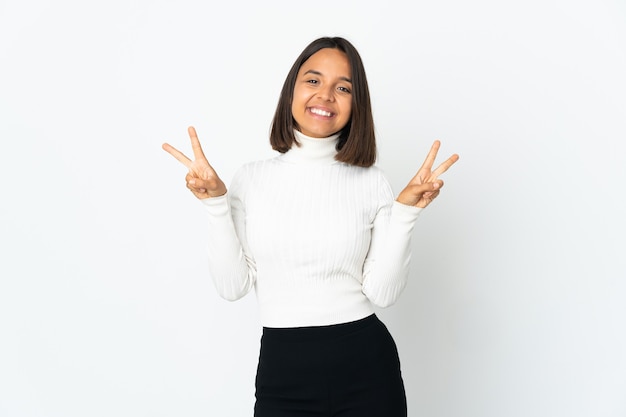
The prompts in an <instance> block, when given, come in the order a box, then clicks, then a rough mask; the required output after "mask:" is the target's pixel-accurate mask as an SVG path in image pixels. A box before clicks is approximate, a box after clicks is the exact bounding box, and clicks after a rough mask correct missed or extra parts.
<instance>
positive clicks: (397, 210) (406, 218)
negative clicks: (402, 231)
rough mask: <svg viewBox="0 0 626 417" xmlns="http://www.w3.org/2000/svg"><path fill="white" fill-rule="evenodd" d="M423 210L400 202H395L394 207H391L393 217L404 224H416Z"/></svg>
mask: <svg viewBox="0 0 626 417" xmlns="http://www.w3.org/2000/svg"><path fill="white" fill-rule="evenodd" d="M422 210H423V208H421V207H415V206H407V205H406V204H402V203H399V202H398V201H394V202H393V206H392V207H391V213H392V216H393V217H395V218H397V219H398V220H400V221H401V222H403V223H413V222H415V221H416V220H417V218H418V217H419V214H420V213H421V212H422Z"/></svg>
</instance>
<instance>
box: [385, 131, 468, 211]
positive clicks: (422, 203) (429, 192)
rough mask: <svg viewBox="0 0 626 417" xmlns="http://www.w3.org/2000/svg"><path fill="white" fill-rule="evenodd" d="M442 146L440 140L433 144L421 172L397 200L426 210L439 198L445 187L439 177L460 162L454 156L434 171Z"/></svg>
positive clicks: (455, 155) (456, 156)
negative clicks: (442, 188)
mask: <svg viewBox="0 0 626 417" xmlns="http://www.w3.org/2000/svg"><path fill="white" fill-rule="evenodd" d="M440 145H441V142H439V141H438V140H436V141H435V142H434V143H433V146H432V147H431V148H430V152H428V156H427V157H426V160H425V161H424V163H423V164H422V166H421V168H420V169H419V171H417V174H415V176H414V177H413V179H411V181H409V183H408V185H407V186H406V187H404V190H402V191H401V192H400V194H399V195H398V198H397V199H396V200H397V201H398V202H399V203H402V204H405V205H407V206H415V207H421V208H424V207H426V206H428V205H429V204H430V203H431V202H432V201H433V200H434V199H435V198H437V196H438V195H439V192H440V190H441V187H443V181H442V180H440V179H439V176H440V175H441V174H443V173H444V172H446V171H447V170H448V168H450V167H451V166H452V164H454V163H455V162H456V161H458V160H459V156H458V155H457V154H454V155H452V156H451V157H450V158H448V159H447V160H445V161H444V162H443V163H442V164H441V165H439V166H438V167H437V168H436V169H435V170H434V171H433V169H432V168H433V164H434V163H435V158H436V157H437V152H438V151H439V146H440Z"/></svg>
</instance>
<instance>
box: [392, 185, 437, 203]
mask: <svg viewBox="0 0 626 417" xmlns="http://www.w3.org/2000/svg"><path fill="white" fill-rule="evenodd" d="M441 187H443V181H441V180H437V181H434V182H427V183H424V184H409V185H407V186H406V187H405V188H404V190H402V192H401V193H400V194H399V195H398V198H397V200H398V201H399V202H400V203H402V204H406V205H409V206H413V205H415V204H416V203H417V202H418V201H420V200H421V199H422V198H423V197H424V195H426V194H427V193H435V192H438V191H439V190H440V189H441Z"/></svg>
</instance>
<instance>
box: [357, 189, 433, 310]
mask: <svg viewBox="0 0 626 417" xmlns="http://www.w3.org/2000/svg"><path fill="white" fill-rule="evenodd" d="M391 201H393V200H391ZM420 211H421V209H420V208H416V207H409V206H406V205H404V204H400V203H398V202H397V201H393V202H392V203H389V204H387V205H385V206H383V207H382V208H381V209H380V210H379V212H378V213H377V215H376V218H375V219H374V223H373V227H372V238H371V242H370V249H369V252H368V254H367V258H366V259H365V263H364V265H363V284H362V286H363V293H364V294H365V295H366V296H367V298H369V299H370V301H371V302H372V303H374V304H375V305H377V306H379V307H383V308H384V307H388V306H390V305H392V304H394V303H395V302H396V301H397V299H398V297H399V296H400V294H401V293H402V291H403V290H404V288H405V287H406V284H407V281H408V277H409V266H410V262H411V235H412V234H413V227H414V225H415V221H416V219H417V217H418V215H419V213H420Z"/></svg>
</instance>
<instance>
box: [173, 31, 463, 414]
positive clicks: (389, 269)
mask: <svg viewBox="0 0 626 417" xmlns="http://www.w3.org/2000/svg"><path fill="white" fill-rule="evenodd" d="M189 136H190V138H191V145H192V149H193V153H194V160H191V159H189V158H187V157H186V156H185V155H183V154H182V153H181V152H180V151H178V150H176V149H175V148H173V147H172V146H170V145H168V144H164V145H163V148H164V149H165V150H166V151H167V152H169V153H170V154H171V155H172V156H174V157H175V158H176V159H177V160H179V161H180V162H182V163H183V164H184V165H185V166H186V167H187V168H188V169H189V172H188V174H187V177H186V180H187V187H188V188H189V190H190V191H191V192H192V193H193V194H194V195H195V196H196V197H197V198H199V199H200V200H201V201H202V203H204V205H205V206H206V209H207V211H208V218H209V255H208V256H209V269H210V273H211V276H212V279H213V280H214V282H215V285H216V288H217V290H218V292H219V294H220V295H221V296H222V297H224V298H226V299H229V300H236V299H238V298H240V297H243V296H244V295H245V294H246V293H248V292H249V291H250V290H251V289H252V288H253V287H254V288H255V291H256V295H257V300H258V304H259V309H260V313H261V322H262V324H263V336H262V339H261V352H260V356H259V365H258V369H257V378H256V404H255V416H256V417H282V416H284V417H298V416H344V417H351V416H354V417H357V416H358V417H367V416H372V417H374V416H376V417H396V416H397V417H400V416H406V413H407V410H406V397H405V392H404V386H403V382H402V377H401V373H400V365H399V359H398V353H397V350H396V346H395V343H394V341H393V339H392V338H391V336H390V334H389V332H388V331H387V329H386V327H385V326H384V324H382V323H381V322H380V320H379V319H378V318H377V317H376V315H375V314H374V310H373V305H377V306H381V307H386V306H389V305H391V304H393V303H394V302H395V301H396V299H397V298H398V296H399V295H400V293H401V292H402V290H403V289H404V287H405V284H406V281H407V278H408V272H409V260H410V246H411V245H410V240H411V234H412V230H413V226H414V224H415V221H416V220H417V217H418V214H419V212H420V210H421V209H422V208H424V207H426V206H428V205H429V204H430V202H432V201H433V199H435V198H436V197H437V196H438V195H439V192H440V190H441V187H442V186H443V182H442V181H441V180H440V179H439V176H440V175H441V174H443V173H444V172H446V170H447V169H448V168H449V167H450V166H452V164H454V163H455V162H456V161H457V159H458V156H457V155H453V156H451V157H450V158H449V159H447V160H446V161H445V162H443V163H442V164H441V165H439V166H438V167H437V168H436V169H433V164H434V161H435V157H436V155H437V151H438V149H439V142H438V141H436V142H435V143H434V144H433V146H432V148H431V150H430V152H429V154H428V156H427V157H426V160H425V162H424V164H423V165H422V167H421V168H420V169H419V171H418V172H417V174H416V175H415V177H414V178H413V179H412V180H411V181H410V182H409V184H408V185H407V186H406V188H404V190H402V192H401V193H400V194H399V195H398V197H397V199H396V200H395V201H394V197H393V194H392V191H391V187H390V185H389V183H388V182H387V180H386V179H385V177H384V176H383V174H382V172H381V171H380V170H379V169H378V168H376V167H374V166H373V164H374V162H375V158H376V143H375V135H374V124H373V120H372V110H371V105H370V96H369V90H368V85H367V79H366V76H365V70H364V68H363V64H362V61H361V58H360V56H359V54H358V52H357V50H356V49H355V48H354V46H353V45H352V44H351V43H350V42H348V41H347V40H345V39H343V38H320V39H317V40H315V41H313V42H312V43H311V44H310V45H308V46H307V47H306V48H305V49H304V51H303V52H302V53H301V55H300V56H299V57H298V59H297V60H296V62H295V63H294V65H293V66H292V68H291V70H290V72H289V74H288V75H287V79H286V80H285V83H284V85H283V89H282V92H281V96H280V100H279V103H278V106H277V109H276V113H275V115H274V120H273V123H272V130H271V134H270V142H271V144H272V147H273V149H275V150H277V151H278V152H279V153H280V154H279V155H278V156H276V157H274V158H271V159H268V160H263V161H257V162H253V163H249V164H246V165H244V166H243V167H242V168H241V169H240V170H239V171H238V172H237V173H236V174H235V176H234V178H233V181H232V183H231V186H230V188H229V190H228V192H227V189H226V186H225V185H224V183H223V182H222V180H220V178H219V177H218V175H217V173H216V172H215V171H214V170H213V168H212V167H211V165H210V164H209V163H208V161H207V159H206V157H205V156H204V154H203V152H202V148H201V147H200V142H199V140H198V138H197V136H196V132H195V130H194V129H193V128H192V127H190V128H189Z"/></svg>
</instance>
